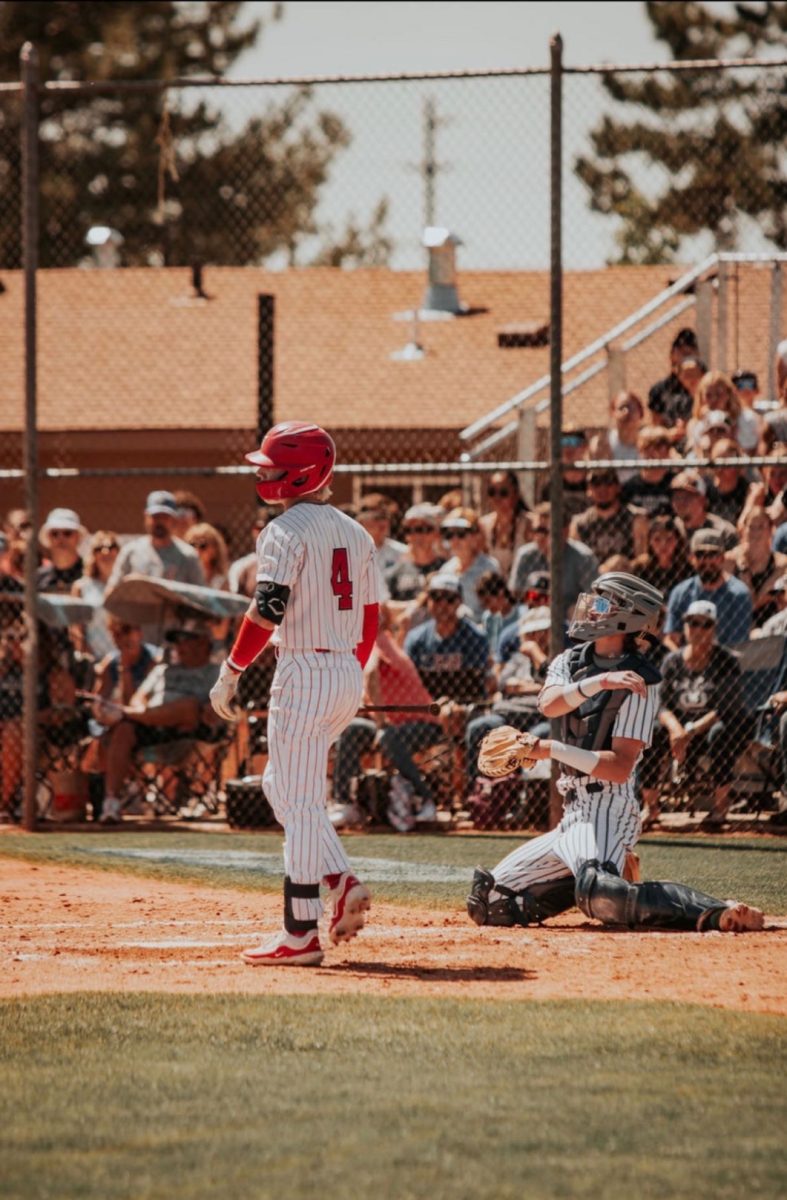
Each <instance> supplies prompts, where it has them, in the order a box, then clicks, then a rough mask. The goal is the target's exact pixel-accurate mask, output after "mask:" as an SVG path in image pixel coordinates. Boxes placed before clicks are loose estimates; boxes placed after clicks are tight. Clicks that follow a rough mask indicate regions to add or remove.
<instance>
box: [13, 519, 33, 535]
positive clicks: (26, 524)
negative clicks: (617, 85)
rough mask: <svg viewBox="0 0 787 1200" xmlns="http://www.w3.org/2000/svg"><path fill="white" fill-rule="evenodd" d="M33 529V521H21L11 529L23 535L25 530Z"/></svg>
mask: <svg viewBox="0 0 787 1200" xmlns="http://www.w3.org/2000/svg"><path fill="white" fill-rule="evenodd" d="M32 528H33V522H32V521H19V522H18V523H17V524H16V525H12V526H11V529H14V530H16V532H17V533H22V531H23V530H25V529H32Z"/></svg>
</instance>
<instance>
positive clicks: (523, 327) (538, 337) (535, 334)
mask: <svg viewBox="0 0 787 1200" xmlns="http://www.w3.org/2000/svg"><path fill="white" fill-rule="evenodd" d="M497 344H498V346H499V347H500V349H501V350H509V349H511V348H512V347H516V346H548V345H549V321H515V322H512V324H510V325H501V326H500V328H499V329H498V331H497Z"/></svg>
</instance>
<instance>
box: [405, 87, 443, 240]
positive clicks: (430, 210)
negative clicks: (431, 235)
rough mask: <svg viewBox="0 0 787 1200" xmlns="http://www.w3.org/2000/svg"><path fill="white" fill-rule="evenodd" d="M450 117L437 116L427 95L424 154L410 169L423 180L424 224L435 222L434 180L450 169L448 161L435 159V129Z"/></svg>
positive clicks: (431, 97)
mask: <svg viewBox="0 0 787 1200" xmlns="http://www.w3.org/2000/svg"><path fill="white" fill-rule="evenodd" d="M449 119H450V118H448V117H438V115H437V102H436V100H435V98H434V96H427V97H426V99H425V100H424V108H423V128H424V134H423V136H424V155H423V158H422V159H421V162H420V163H415V164H413V166H412V168H411V169H412V170H414V171H418V173H419V175H420V176H421V178H422V179H423V181H424V226H429V225H436V224H437V196H436V182H437V176H438V175H439V173H440V172H441V171H448V170H450V164H449V163H441V162H438V161H437V130H438V129H439V127H440V126H441V125H447V124H448V121H449Z"/></svg>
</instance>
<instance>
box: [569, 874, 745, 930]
mask: <svg viewBox="0 0 787 1200" xmlns="http://www.w3.org/2000/svg"><path fill="white" fill-rule="evenodd" d="M576 904H577V908H579V909H581V911H582V912H583V913H584V914H585V916H587V917H593V918H595V920H597V921H602V922H603V923H604V924H605V925H627V926H628V927H629V929H635V928H643V929H687V930H710V929H718V928H719V918H720V916H721V914H722V913H723V912H724V911H725V909H726V907H727V905H726V904H725V903H724V901H722V900H717V899H715V897H713V896H708V895H706V894H705V893H704V892H698V891H696V890H695V889H694V888H690V887H687V886H686V884H683V883H660V882H658V881H655V880H653V881H649V882H647V883H628V882H627V881H626V880H625V879H621V878H620V876H619V875H618V873H617V871H616V869H615V866H614V864H612V863H599V862H598V861H597V860H596V859H592V860H591V861H589V862H586V863H583V864H582V866H581V867H580V869H579V871H578V872H577V879H576Z"/></svg>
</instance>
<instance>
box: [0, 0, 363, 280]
mask: <svg viewBox="0 0 787 1200" xmlns="http://www.w3.org/2000/svg"><path fill="white" fill-rule="evenodd" d="M243 7H244V6H243V4H241V3H227V2H224V0H222V2H208V3H197V4H194V3H188V4H184V3H170V2H168V0H148V2H146V3H134V2H130V3H123V2H121V3H112V4H106V3H68V2H60V3H36V4H29V3H24V2H21V3H0V78H2V79H3V80H17V79H18V78H19V51H20V48H21V46H22V45H23V44H24V42H26V41H30V42H32V43H33V45H34V46H36V48H37V50H38V53H39V57H40V77H41V80H42V81H44V80H50V79H55V80H78V81H107V80H118V81H134V80H149V79H161V80H167V79H176V78H185V77H194V76H199V77H202V78H205V77H208V76H214V77H216V76H222V75H226V73H227V71H228V69H229V68H230V66H231V65H232V63H233V62H234V61H235V59H236V58H237V57H238V55H239V54H240V53H241V52H242V51H243V50H245V49H247V48H248V47H249V46H251V45H253V44H254V43H255V41H256V39H257V37H258V36H259V34H260V33H261V31H262V29H263V24H264V23H263V22H260V21H252V22H247V23H244V22H243V21H242V14H241V10H242V9H243ZM280 8H281V6H275V7H274V9H273V12H272V18H271V19H277V18H278V16H279V15H280ZM230 96H232V99H233V102H234V103H233V111H237V110H238V109H241V110H242V109H243V108H244V107H245V108H246V109H247V111H253V112H254V114H255V115H254V116H253V117H251V118H250V119H248V120H246V121H245V123H242V124H240V127H239V122H238V121H237V119H236V120H235V121H230V120H229V119H228V118H227V116H225V115H224V113H223V112H222V108H221V107H220V105H223V104H225V103H226V102H227V100H228V98H229V97H230ZM239 96H240V99H239ZM40 101H41V102H40V111H41V125H40V151H39V154H40V170H41V188H40V208H41V224H40V228H41V237H40V249H39V256H40V262H41V265H42V266H73V265H76V264H78V263H79V262H80V261H83V260H84V258H85V256H86V246H85V235H86V233H87V231H88V229H89V228H90V227H91V226H93V225H107V226H110V227H112V228H114V229H117V230H118V231H119V232H120V233H121V235H122V237H123V239H124V241H123V246H122V252H121V261H122V263H123V264H124V265H148V264H166V265H187V264H189V263H191V262H193V261H195V260H196V261H200V262H212V263H220V264H223V265H240V264H246V263H260V262H263V261H264V260H265V259H266V258H267V257H268V256H269V255H271V254H273V253H274V252H277V251H283V252H284V253H285V254H286V256H287V258H288V260H289V261H294V259H295V256H296V251H297V247H298V245H299V243H300V242H301V241H302V240H305V239H310V238H313V237H314V235H315V234H318V233H319V232H320V231H319V229H318V226H317V222H316V218H315V210H316V207H317V203H318V200H319V198H320V191H321V188H322V186H323V184H324V183H325V182H326V180H327V178H328V175H329V171H330V168H331V166H332V164H333V163H334V161H335V158H336V156H337V154H339V153H340V152H341V150H342V149H343V148H344V147H346V146H347V145H348V144H349V142H350V135H349V132H348V130H347V128H346V127H345V125H344V124H343V122H342V121H341V120H340V118H339V117H338V116H336V115H335V114H333V113H331V112H329V111H320V110H319V109H318V108H317V107H316V105H315V103H314V98H313V96H312V95H311V93H310V91H309V90H308V89H307V88H299V89H292V90H291V91H288V92H287V93H286V95H285V97H284V99H282V98H281V95H280V93H279V92H277V93H276V94H275V99H273V98H272V97H271V94H270V93H267V95H266V99H265V100H264V102H263V101H262V99H261V96H260V93H259V91H256V90H250V91H245V90H243V91H242V92H240V93H238V91H237V90H235V91H233V92H232V93H229V92H224V93H222V92H221V91H220V89H216V88H210V89H200V88H182V89H178V88H170V89H162V90H161V91H154V92H151V91H145V92H133V91H132V92H123V93H120V92H118V93H104V94H92V95H80V96H73V95H69V94H68V93H62V92H48V93H47V92H42V93H41V97H40ZM20 115H21V106H20V102H19V99H18V97H16V96H3V95H1V94H0V184H2V194H3V196H4V199H3V200H0V265H3V266H6V267H17V266H19V264H20V256H21V247H20V238H19V232H18V230H19V199H20V191H21V187H20V172H21V164H20V153H19V121H20Z"/></svg>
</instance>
